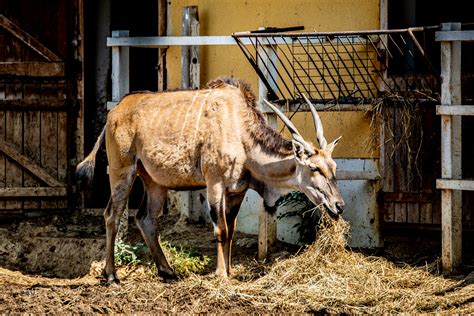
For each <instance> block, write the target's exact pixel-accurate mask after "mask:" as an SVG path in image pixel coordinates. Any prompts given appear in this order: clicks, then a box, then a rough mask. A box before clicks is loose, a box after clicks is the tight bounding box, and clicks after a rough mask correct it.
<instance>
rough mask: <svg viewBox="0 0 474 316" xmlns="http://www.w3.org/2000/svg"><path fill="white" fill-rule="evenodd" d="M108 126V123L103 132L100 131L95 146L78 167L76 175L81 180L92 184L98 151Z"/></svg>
mask: <svg viewBox="0 0 474 316" xmlns="http://www.w3.org/2000/svg"><path fill="white" fill-rule="evenodd" d="M106 127H107V124H106V125H105V126H104V128H103V129H102V132H101V133H100V135H99V138H97V141H96V142H95V145H94V148H92V151H91V152H90V154H89V155H87V157H86V158H85V159H84V160H83V161H82V162H81V163H79V164H78V165H77V167H76V177H77V178H78V179H79V180H85V181H86V183H87V184H90V183H91V182H92V179H93V178H94V169H95V158H96V156H97V152H98V151H99V148H100V145H102V143H103V142H104V138H105V129H106Z"/></svg>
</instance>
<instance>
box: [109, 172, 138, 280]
mask: <svg viewBox="0 0 474 316" xmlns="http://www.w3.org/2000/svg"><path fill="white" fill-rule="evenodd" d="M134 179H135V174H134V172H133V170H132V172H131V173H129V176H125V177H122V179H119V178H117V177H115V176H113V175H112V174H111V175H110V180H111V188H112V192H111V196H110V200H109V203H108V204H107V207H106V209H105V211H104V220H105V229H106V254H105V271H104V274H105V277H106V278H107V283H109V284H118V283H120V281H119V279H118V277H117V275H116V274H115V260H114V259H115V258H114V248H115V238H116V237H117V231H118V228H119V224H120V218H121V217H122V214H123V211H124V210H125V207H126V204H127V201H128V196H129V194H130V190H131V188H132V184H133V181H134Z"/></svg>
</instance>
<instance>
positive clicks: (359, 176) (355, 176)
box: [336, 170, 380, 180]
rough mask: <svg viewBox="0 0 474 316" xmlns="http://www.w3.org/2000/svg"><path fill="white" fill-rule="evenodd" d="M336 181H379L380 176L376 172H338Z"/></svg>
mask: <svg viewBox="0 0 474 316" xmlns="http://www.w3.org/2000/svg"><path fill="white" fill-rule="evenodd" d="M336 177H337V180H379V179H380V174H379V173H378V172H377V171H376V170H367V171H346V170H339V171H337V173H336Z"/></svg>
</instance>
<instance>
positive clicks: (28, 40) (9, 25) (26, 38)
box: [0, 14, 61, 61]
mask: <svg viewBox="0 0 474 316" xmlns="http://www.w3.org/2000/svg"><path fill="white" fill-rule="evenodd" d="M0 27H3V28H4V29H5V30H7V31H8V32H10V33H11V34H12V35H13V36H15V37H16V38H18V39H19V40H20V41H22V42H23V43H25V44H26V45H27V46H28V47H30V48H31V49H33V50H34V51H35V52H37V53H38V54H40V55H41V56H42V57H44V58H45V59H46V60H48V61H61V58H59V57H58V56H57V55H56V54H55V53H53V52H52V51H51V50H49V48H47V47H46V46H44V45H43V44H41V43H40V42H39V41H38V40H37V39H36V38H34V37H33V36H31V35H30V34H28V33H27V32H25V31H23V29H22V28H21V27H19V26H18V25H16V24H15V23H13V22H12V21H10V20H9V19H7V18H6V17H5V16H3V15H2V14H0Z"/></svg>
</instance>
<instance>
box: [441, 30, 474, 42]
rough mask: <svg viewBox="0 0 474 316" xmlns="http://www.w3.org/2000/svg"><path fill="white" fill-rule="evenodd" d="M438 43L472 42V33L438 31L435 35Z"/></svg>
mask: <svg viewBox="0 0 474 316" xmlns="http://www.w3.org/2000/svg"><path fill="white" fill-rule="evenodd" d="M435 40H436V41H438V42H457V41H474V31H438V32H436V33H435Z"/></svg>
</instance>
